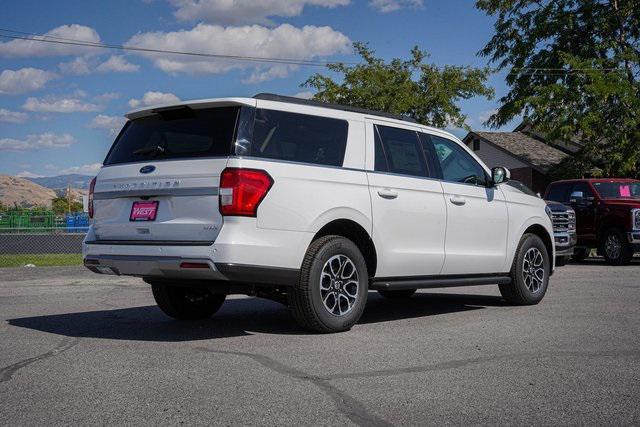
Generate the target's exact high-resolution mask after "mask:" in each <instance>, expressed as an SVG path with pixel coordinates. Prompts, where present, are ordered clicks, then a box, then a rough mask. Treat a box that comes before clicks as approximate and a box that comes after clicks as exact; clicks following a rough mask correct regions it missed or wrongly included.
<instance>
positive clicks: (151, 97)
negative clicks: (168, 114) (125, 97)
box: [129, 92, 180, 108]
mask: <svg viewBox="0 0 640 427" xmlns="http://www.w3.org/2000/svg"><path fill="white" fill-rule="evenodd" d="M176 102H180V98H178V97H177V96H175V95H174V94H172V93H165V92H147V93H145V94H144V95H143V96H142V99H130V100H129V107H131V108H139V107H150V106H152V105H161V104H175V103H176Z"/></svg>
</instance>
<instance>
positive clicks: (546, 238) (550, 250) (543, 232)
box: [522, 224, 554, 263]
mask: <svg viewBox="0 0 640 427" xmlns="http://www.w3.org/2000/svg"><path fill="white" fill-rule="evenodd" d="M525 234H535V235H536V236H538V237H540V239H542V242H543V243H544V246H545V248H546V249H547V254H548V255H549V260H551V262H552V263H553V262H554V260H553V258H554V243H553V239H552V238H551V236H550V235H549V232H548V231H547V229H546V228H544V226H542V225H541V224H531V225H530V226H529V227H527V229H526V230H525V231H524V233H522V235H523V236H524V235H525Z"/></svg>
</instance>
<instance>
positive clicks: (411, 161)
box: [366, 120, 446, 277]
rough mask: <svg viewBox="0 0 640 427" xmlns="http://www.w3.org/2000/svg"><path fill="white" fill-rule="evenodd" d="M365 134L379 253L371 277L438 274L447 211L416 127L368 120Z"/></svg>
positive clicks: (374, 238) (374, 224) (442, 256)
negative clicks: (370, 155) (369, 143)
mask: <svg viewBox="0 0 640 427" xmlns="http://www.w3.org/2000/svg"><path fill="white" fill-rule="evenodd" d="M366 132H367V141H372V142H374V153H373V155H374V158H375V161H374V163H375V165H374V169H375V171H374V172H369V173H368V174H367V175H368V180H369V191H370V194H371V207H372V214H373V240H374V243H375V247H376V250H377V251H378V267H377V273H376V276H377V277H406V276H428V275H436V274H439V273H440V270H441V269H442V264H443V262H444V237H445V229H446V208H445V204H444V199H443V197H442V187H441V185H440V182H439V181H438V180H436V179H433V173H434V170H433V165H431V164H430V163H429V162H428V161H427V159H426V158H425V156H424V153H423V148H422V146H421V144H420V140H419V138H418V134H417V132H416V129H413V128H411V127H409V126H407V127H399V126H398V125H395V124H389V123H385V122H384V121H372V120H369V121H367V123H366ZM370 152H371V151H370Z"/></svg>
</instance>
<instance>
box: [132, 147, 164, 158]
mask: <svg viewBox="0 0 640 427" xmlns="http://www.w3.org/2000/svg"><path fill="white" fill-rule="evenodd" d="M165 151H166V150H165V149H164V147H162V146H160V145H153V146H151V147H144V148H140V149H138V150H136V151H134V152H133V154H134V155H136V156H144V155H145V154H156V155H158V154H163V153H164V152H165Z"/></svg>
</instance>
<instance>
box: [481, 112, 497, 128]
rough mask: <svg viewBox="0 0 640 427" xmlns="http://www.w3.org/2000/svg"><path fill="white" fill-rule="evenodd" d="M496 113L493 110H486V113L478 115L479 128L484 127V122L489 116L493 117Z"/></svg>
mask: <svg viewBox="0 0 640 427" xmlns="http://www.w3.org/2000/svg"><path fill="white" fill-rule="evenodd" d="M497 112H498V109H493V110H487V111H483V112H481V113H480V114H479V115H478V124H479V125H480V126H483V125H484V122H486V121H487V120H489V118H490V117H491V116H493V115H494V114H496V113H497Z"/></svg>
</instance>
